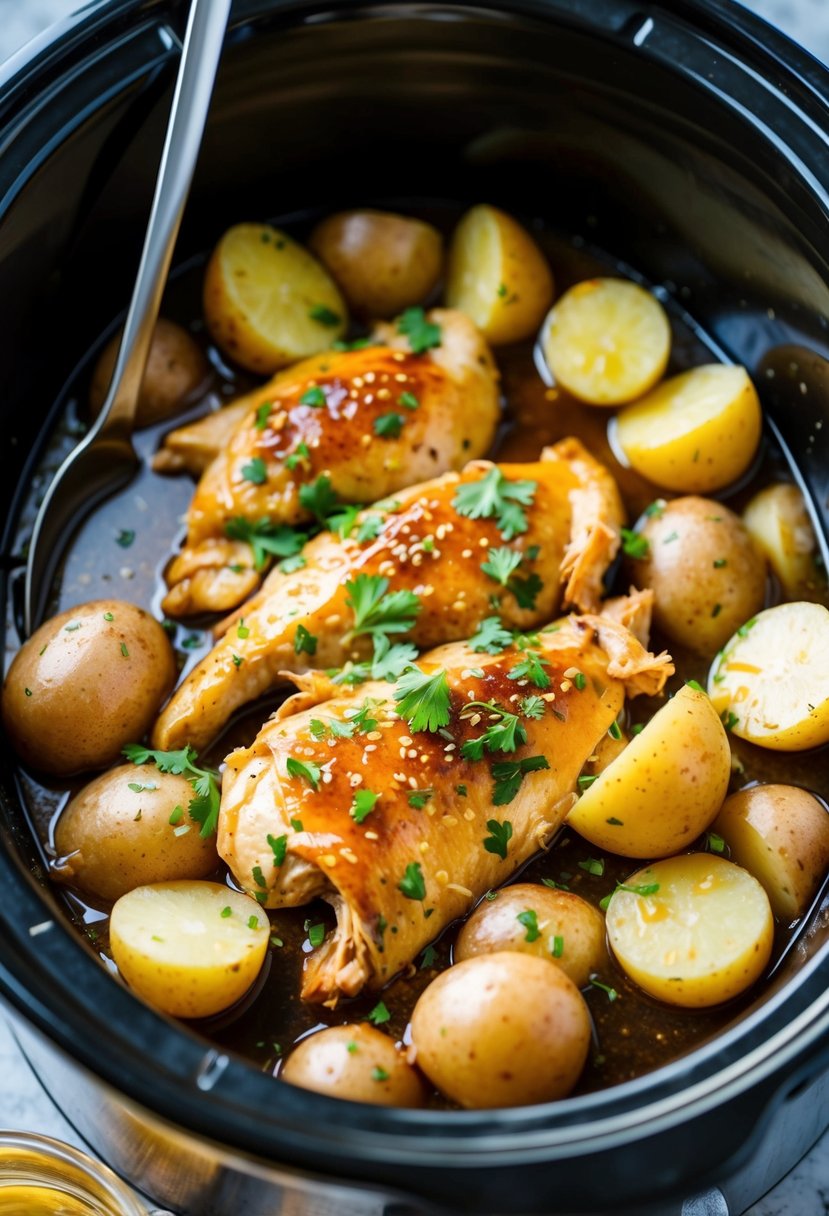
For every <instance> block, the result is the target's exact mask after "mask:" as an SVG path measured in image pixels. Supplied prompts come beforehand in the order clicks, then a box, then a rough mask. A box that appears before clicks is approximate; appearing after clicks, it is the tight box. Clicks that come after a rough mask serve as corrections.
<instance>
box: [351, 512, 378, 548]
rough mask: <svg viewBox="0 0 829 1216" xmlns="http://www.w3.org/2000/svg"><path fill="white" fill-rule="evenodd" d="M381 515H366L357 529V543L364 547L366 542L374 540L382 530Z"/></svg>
mask: <svg viewBox="0 0 829 1216" xmlns="http://www.w3.org/2000/svg"><path fill="white" fill-rule="evenodd" d="M383 523H384V520H383V517H382V515H366V516H365V517H364V518H363V519H362V520H361V521H360V526H359V528H358V529H357V543H358V544H360V545H364V544H365V543H366V541H369V540H374V539H375V537H377V536H379V535H380V533H381V532H382V530H383Z"/></svg>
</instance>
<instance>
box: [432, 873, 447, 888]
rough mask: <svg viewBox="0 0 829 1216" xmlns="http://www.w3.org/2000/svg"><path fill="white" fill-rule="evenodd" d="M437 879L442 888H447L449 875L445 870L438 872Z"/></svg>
mask: <svg viewBox="0 0 829 1216" xmlns="http://www.w3.org/2000/svg"><path fill="white" fill-rule="evenodd" d="M435 878H436V879H437V881H438V882H439V883H440V885H441V886H442V887H445V886H446V884H447V883H448V881H449V875H448V874H447V873H446V871H445V870H438V872H437V874H436V875H435Z"/></svg>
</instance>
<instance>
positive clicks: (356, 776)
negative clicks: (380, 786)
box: [348, 773, 363, 789]
mask: <svg viewBox="0 0 829 1216" xmlns="http://www.w3.org/2000/svg"><path fill="white" fill-rule="evenodd" d="M348 783H349V785H350V786H351V787H352V789H353V788H354V787H355V786H357V785H362V784H363V774H362V773H352V774H351V776H350V777H349V778H348Z"/></svg>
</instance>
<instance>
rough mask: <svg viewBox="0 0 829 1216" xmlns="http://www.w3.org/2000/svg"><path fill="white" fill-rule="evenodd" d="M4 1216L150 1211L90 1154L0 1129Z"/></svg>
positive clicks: (138, 1214)
mask: <svg viewBox="0 0 829 1216" xmlns="http://www.w3.org/2000/svg"><path fill="white" fill-rule="evenodd" d="M0 1216H147V1209H146V1208H145V1207H143V1206H142V1205H141V1204H140V1203H139V1202H138V1200H137V1199H136V1197H135V1196H134V1195H133V1193H132V1192H131V1191H130V1190H129V1189H128V1187H127V1186H126V1185H125V1184H124V1183H123V1182H121V1180H120V1179H119V1178H117V1177H116V1175H115V1174H113V1172H112V1170H110V1169H108V1168H107V1167H106V1166H105V1165H102V1164H101V1163H100V1162H98V1161H93V1159H92V1158H91V1157H88V1156H87V1155H86V1153H82V1152H80V1151H79V1150H78V1149H76V1148H72V1147H71V1146H70V1145H68V1144H62V1143H61V1142H60V1141H59V1140H52V1139H50V1138H49V1137H47V1136H38V1135H35V1134H34V1133H33V1132H9V1131H0ZM157 1216H164V1214H163V1213H158V1214H157Z"/></svg>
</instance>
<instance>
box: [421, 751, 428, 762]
mask: <svg viewBox="0 0 829 1216" xmlns="http://www.w3.org/2000/svg"><path fill="white" fill-rule="evenodd" d="M420 763H421V764H428V763H429V757H428V756H427V755H426V753H425V752H424V753H423V754H422V755H421V757H420Z"/></svg>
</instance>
